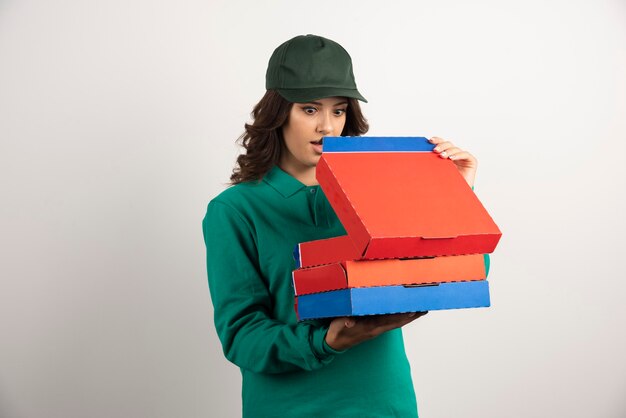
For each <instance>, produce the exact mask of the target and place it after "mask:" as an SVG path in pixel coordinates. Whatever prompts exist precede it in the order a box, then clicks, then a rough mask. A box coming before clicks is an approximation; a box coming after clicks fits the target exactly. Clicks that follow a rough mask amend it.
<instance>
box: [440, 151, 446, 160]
mask: <svg viewBox="0 0 626 418" xmlns="http://www.w3.org/2000/svg"><path fill="white" fill-rule="evenodd" d="M439 155H441V158H446V156H447V155H448V153H447V152H445V151H443V152H442V153H441V154H439Z"/></svg>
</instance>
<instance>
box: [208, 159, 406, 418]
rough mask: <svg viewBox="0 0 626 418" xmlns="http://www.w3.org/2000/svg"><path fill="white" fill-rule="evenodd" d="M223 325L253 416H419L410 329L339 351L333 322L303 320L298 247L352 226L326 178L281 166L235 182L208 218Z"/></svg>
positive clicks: (211, 270)
mask: <svg viewBox="0 0 626 418" xmlns="http://www.w3.org/2000/svg"><path fill="white" fill-rule="evenodd" d="M203 230H204V238H205V243H206V247H207V271H208V278H209V288H210V293H211V299H212V302H213V306H214V318H215V327H216V329H217V333H218V336H219V338H220V340H221V342H222V346H223V350H224V354H225V356H226V357H227V358H228V359H229V360H230V361H231V362H233V363H234V364H236V365H237V366H239V367H240V368H241V373H242V380H243V382H242V384H243V389H242V398H243V416H244V417H245V418H250V417H263V418H269V417H282V418H285V417H299V418H300V417H377V418H380V417H416V416H417V407H416V400H415V393H414V390H413V383H412V380H411V374H410V368H409V363H408V360H407V357H406V354H405V350H404V342H403V337H402V331H401V330H400V329H398V330H394V331H391V332H387V333H385V334H383V335H381V336H379V337H377V338H375V339H373V340H370V341H367V342H364V343H362V344H359V345H357V346H355V347H353V348H350V349H348V350H345V351H343V352H338V351H335V350H333V349H332V348H331V347H329V346H328V345H327V344H326V343H325V341H324V338H325V335H326V331H327V327H328V321H304V322H300V323H299V322H298V321H297V320H296V315H295V312H294V307H293V301H294V297H293V288H292V283H291V272H292V270H293V269H294V268H295V262H294V260H293V257H292V251H293V247H294V246H295V245H296V244H297V243H299V242H304V241H310V240H315V239H322V238H329V237H333V236H338V235H343V234H345V230H344V228H343V227H342V225H341V223H340V222H339V220H338V218H337V216H336V215H335V212H334V211H333V209H332V207H331V206H330V204H329V203H328V200H327V199H326V197H325V196H324V193H323V192H322V190H321V189H320V187H319V186H305V185H304V184H302V183H300V182H299V181H298V180H296V179H295V178H293V177H292V176H290V175H289V174H287V173H285V172H284V171H282V170H281V169H280V168H278V167H274V168H273V169H272V170H271V171H270V172H269V173H268V174H267V175H266V176H265V178H264V179H263V180H262V181H261V182H249V183H242V184H238V185H236V186H233V187H230V188H228V189H227V190H225V191H224V192H222V193H221V194H220V195H219V196H217V197H215V198H214V199H213V200H212V201H211V202H210V203H209V205H208V208H207V214H206V216H205V218H204V221H203Z"/></svg>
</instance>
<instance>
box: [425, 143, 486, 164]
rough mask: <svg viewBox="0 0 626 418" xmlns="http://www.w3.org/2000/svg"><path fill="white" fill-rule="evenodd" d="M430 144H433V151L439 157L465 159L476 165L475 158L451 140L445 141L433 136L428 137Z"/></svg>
mask: <svg viewBox="0 0 626 418" xmlns="http://www.w3.org/2000/svg"><path fill="white" fill-rule="evenodd" d="M429 141H430V142H431V143H432V144H435V148H434V149H433V151H434V152H435V153H437V154H439V156H440V157H441V158H448V159H450V160H454V161H459V160H467V161H469V162H471V163H472V165H473V166H475V165H476V162H477V161H476V158H475V157H474V156H473V155H472V154H470V153H469V152H467V151H463V150H462V149H461V148H459V147H457V146H455V145H454V144H453V143H452V142H450V141H446V140H445V139H442V138H439V137H437V136H434V137H432V138H430V139H429Z"/></svg>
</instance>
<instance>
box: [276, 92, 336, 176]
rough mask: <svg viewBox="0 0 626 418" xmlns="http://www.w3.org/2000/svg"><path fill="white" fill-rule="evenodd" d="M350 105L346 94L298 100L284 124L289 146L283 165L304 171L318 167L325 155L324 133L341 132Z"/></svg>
mask: <svg viewBox="0 0 626 418" xmlns="http://www.w3.org/2000/svg"><path fill="white" fill-rule="evenodd" d="M347 108H348V99H346V98H345V97H328V98H325V99H319V100H314V101H312V102H309V103H294V104H293V106H292V107H291V111H290V113H289V117H288V118H287V122H285V124H284V125H283V127H282V130H283V138H284V140H285V146H284V148H283V153H282V155H281V162H280V165H281V168H283V170H285V171H288V172H302V171H306V170H308V169H310V168H313V167H315V166H316V165H317V162H318V161H319V159H320V156H321V155H322V141H321V140H322V137H323V136H339V135H341V132H342V131H343V127H344V125H345V124H346V109H347Z"/></svg>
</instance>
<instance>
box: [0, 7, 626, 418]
mask: <svg viewBox="0 0 626 418" xmlns="http://www.w3.org/2000/svg"><path fill="white" fill-rule="evenodd" d="M306 33H314V34H319V35H323V36H326V37H328V38H331V39H334V40H336V41H338V42H339V43H341V44H342V45H343V46H344V47H345V48H346V49H347V50H348V51H349V52H350V54H351V55H352V58H353V62H354V67H355V75H356V78H357V83H358V86H359V89H360V90H361V92H362V93H363V94H364V95H365V97H367V98H368V99H369V104H365V105H364V106H363V109H364V112H365V114H366V116H367V117H368V118H369V121H370V123H371V130H370V134H372V135H423V136H431V135H437V136H441V137H444V138H448V139H450V140H452V141H453V142H455V143H456V144H458V145H459V146H461V147H462V148H465V149H467V150H469V151H470V152H472V153H473V154H474V155H476V156H477V158H478V160H479V163H480V164H479V171H478V176H477V183H476V193H477V194H478V196H479V197H480V199H481V200H482V201H483V203H484V205H485V206H486V207H487V208H488V210H489V211H490V213H491V214H492V216H493V218H494V220H495V221H496V223H498V225H499V226H500V228H501V230H502V231H503V238H502V240H501V241H500V245H499V246H498V248H497V249H496V252H495V253H494V255H493V257H492V270H491V274H490V282H491V297H492V303H493V306H492V307H491V308H489V309H475V310H465V311H450V312H431V313H430V314H429V315H428V316H427V317H425V318H423V319H420V320H418V321H417V322H415V323H413V324H411V326H409V327H407V329H406V330H405V336H406V347H407V352H408V354H409V356H410V360H411V364H412V371H413V376H414V381H415V389H416V392H417V397H418V402H419V408H420V415H421V416H422V417H431V418H434V417H443V418H447V417H461V416H463V417H476V418H478V417H480V418H486V417H494V418H495V417H565V416H567V417H613V418H619V417H625V416H626V397H625V395H626V356H625V354H624V353H626V335H625V334H626V331H625V330H626V303H625V301H624V299H625V297H624V295H625V294H626V284H625V279H626V277H625V276H626V275H625V274H624V267H623V266H624V262H623V260H624V258H623V257H624V255H623V252H624V249H625V245H624V236H625V234H626V227H625V221H624V219H625V218H624V214H625V213H626V204H625V202H624V193H625V192H624V191H625V190H626V184H625V179H626V170H625V168H624V167H625V165H626V162H625V159H626V146H625V144H626V2H624V1H623V0H622V1H619V0H612V1H610V0H596V1H591V0H590V1H571V0H569V1H565V0H563V1H551V0H543V1H538V0H530V1H524V2H521V1H496V0H493V1H483V0H479V1H473V2H465V1H460V0H459V1H452V0H438V1H434V0H433V1H420V2H417V1H393V2H387V3H383V2H382V1H376V2H374V1H316V2H293V1H268V2H251V1H249V2H243V1H207V0H205V1H176V2H175V1H166V0H150V1H148V0H124V1H120V0H112V1H107V2H104V1H79V0H64V1H43V0H40V1H34V0H32V1H28V0H24V1H17V0H1V1H0V140H1V143H0V146H1V148H0V198H1V204H0V245H1V247H0V257H1V262H0V416H2V417H3V418H5V417H6V418H57V417H58V418H73V417H96V418H97V417H129V418H130V417H133V418H135V417H183V418H186V417H236V416H238V415H239V414H240V407H241V401H240V374H239V371H238V369H237V368H236V367H235V366H233V365H232V364H230V363H228V362H227V361H226V360H225V359H224V358H223V356H222V353H221V347H220V345H219V342H218V340H217V337H216V334H215V329H214V327H213V322H212V307H211V303H210V298H209V293H208V288H207V282H206V273H205V264H204V263H205V261H204V244H203V241H202V232H201V220H202V217H203V216H204V211H205V208H206V204H207V202H208V201H209V199H210V198H211V197H212V196H214V195H216V194H217V193H219V192H220V191H221V190H222V189H223V187H224V183H226V181H227V180H228V177H229V174H230V172H231V169H232V167H233V164H234V159H235V157H236V155H237V154H238V149H237V147H236V146H235V139H236V138H237V137H238V136H239V135H240V134H241V133H242V131H243V124H244V122H246V121H248V120H249V112H250V111H251V110H252V106H253V105H254V104H255V103H256V102H257V101H258V100H259V99H260V98H261V96H262V95H263V93H264V90H265V89H264V77H265V69H266V65H267V60H268V59H269V56H270V54H271V53H272V51H273V50H274V48H275V47H276V46H278V45H279V44H280V43H282V42H283V41H285V40H287V39H289V38H291V37H293V36H295V35H299V34H306Z"/></svg>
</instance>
